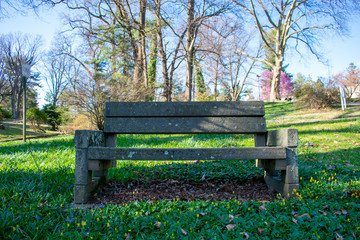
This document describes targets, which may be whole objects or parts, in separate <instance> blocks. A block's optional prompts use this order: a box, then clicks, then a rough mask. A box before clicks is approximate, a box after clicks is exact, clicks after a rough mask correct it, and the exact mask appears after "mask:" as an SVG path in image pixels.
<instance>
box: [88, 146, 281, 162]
mask: <svg viewBox="0 0 360 240" xmlns="http://www.w3.org/2000/svg"><path fill="white" fill-rule="evenodd" d="M88 151H89V152H88V158H89V159H97V160H102V159H104V160H160V161H162V160H238V159H286V148H284V147H255V148H251V147H250V148H109V147H89V150H88Z"/></svg>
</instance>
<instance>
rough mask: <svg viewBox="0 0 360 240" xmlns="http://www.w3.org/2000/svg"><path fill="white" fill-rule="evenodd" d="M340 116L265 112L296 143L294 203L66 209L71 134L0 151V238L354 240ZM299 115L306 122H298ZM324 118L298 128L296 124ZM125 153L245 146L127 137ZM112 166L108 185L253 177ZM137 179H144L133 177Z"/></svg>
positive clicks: (227, 165)
mask: <svg viewBox="0 0 360 240" xmlns="http://www.w3.org/2000/svg"><path fill="white" fill-rule="evenodd" d="M357 112H359V110H358V109H356V108H349V109H348V110H347V111H345V112H342V111H330V110H327V111H318V112H315V113H313V112H311V111H305V110H295V111H294V110H293V105H292V104H267V105H266V114H267V122H268V127H269V129H277V128H283V127H294V128H297V129H298V130H299V136H300V139H299V141H300V144H299V148H298V154H299V174H300V190H299V192H298V198H294V199H291V200H289V201H285V200H284V199H282V198H281V197H278V198H276V199H274V201H273V202H264V201H261V200H259V201H244V202H240V201H238V200H224V201H216V202H213V201H204V200H196V201H191V202H183V201H179V200H177V199H172V200H161V201H153V200H151V199H144V200H143V201H140V202H139V201H136V202H131V203H128V204H124V205H113V204H107V205H102V206H98V207H96V208H92V209H76V208H72V201H73V184H74V169H75V164H74V155H75V148H74V142H73V136H58V137H53V138H47V139H36V140H30V141H28V142H26V143H23V142H21V141H11V142H3V143H0V196H1V201H0V239H27V238H29V239H44V238H47V239H62V238H63V239H243V238H244V239H246V238H249V239H356V238H359V237H360V180H359V178H360V147H359V146H360V118H359V119H344V120H340V121H339V120H336V121H335V120H331V119H333V118H339V117H341V116H358V115H357V114H358V113H357ZM307 114H308V115H307ZM314 119H315V120H326V121H321V122H311V123H305V122H304V121H305V120H314ZM118 145H119V146H120V145H122V146H133V147H149V146H159V147H160V146H162V147H211V146H218V147H220V146H224V147H231V146H253V145H254V143H253V140H252V139H251V138H250V137H249V136H244V135H190V136H185V135H174V136H169V135H150V136H144V135H130V136H124V135H120V136H118ZM176 163H177V165H178V167H174V166H173V162H150V161H123V162H120V161H118V166H117V167H116V168H114V169H111V170H110V171H109V175H110V178H111V179H117V180H121V181H125V182H126V181H129V180H131V179H134V178H137V179H138V180H139V181H146V179H156V178H158V179H169V178H170V179H179V178H180V177H181V176H183V177H186V178H189V179H190V180H192V181H200V180H201V176H202V174H203V172H204V171H206V173H207V176H208V177H209V178H211V179H213V180H218V181H226V180H233V181H244V180H247V179H251V178H253V177H255V176H258V175H259V174H261V173H262V171H261V170H260V169H257V168H255V167H254V160H249V161H243V162H241V163H239V162H237V161H223V162H221V161H212V162H206V163H201V164H198V167H197V168H194V167H191V166H190V165H189V164H183V163H184V162H176ZM134 172H135V173H136V172H142V173H144V174H142V175H139V174H134Z"/></svg>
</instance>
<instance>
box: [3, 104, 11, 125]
mask: <svg viewBox="0 0 360 240" xmlns="http://www.w3.org/2000/svg"><path fill="white" fill-rule="evenodd" d="M5 118H11V113H10V112H8V111H6V110H5V109H3V107H2V105H0V122H1V121H2V120H4V119H5Z"/></svg>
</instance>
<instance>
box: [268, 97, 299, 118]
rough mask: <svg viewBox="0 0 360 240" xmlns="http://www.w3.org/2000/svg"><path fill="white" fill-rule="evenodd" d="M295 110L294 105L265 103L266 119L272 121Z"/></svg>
mask: <svg viewBox="0 0 360 240" xmlns="http://www.w3.org/2000/svg"><path fill="white" fill-rule="evenodd" d="M293 110H294V103H283V102H281V103H271V102H267V103H265V118H266V120H268V121H271V120H272V119H274V118H278V117H281V116H285V115H287V114H288V113H289V112H291V111H293Z"/></svg>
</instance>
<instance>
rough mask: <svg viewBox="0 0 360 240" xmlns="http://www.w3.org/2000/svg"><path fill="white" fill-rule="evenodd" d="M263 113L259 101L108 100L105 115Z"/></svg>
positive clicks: (246, 114) (150, 115)
mask: <svg viewBox="0 0 360 240" xmlns="http://www.w3.org/2000/svg"><path fill="white" fill-rule="evenodd" d="M264 115H265V109H264V103H263V102H261V101H246V102H245V101H238V102H108V103H106V108H105V116H106V117H170V116H173V117H211V116H218V117H225V116H239V117H252V116H259V117H262V116H264Z"/></svg>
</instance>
